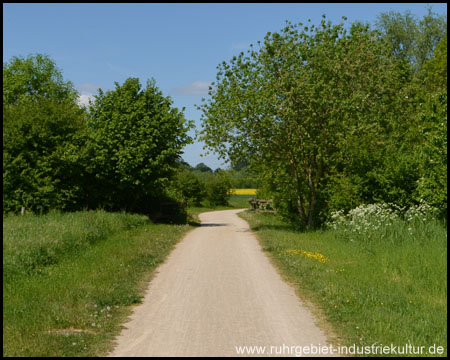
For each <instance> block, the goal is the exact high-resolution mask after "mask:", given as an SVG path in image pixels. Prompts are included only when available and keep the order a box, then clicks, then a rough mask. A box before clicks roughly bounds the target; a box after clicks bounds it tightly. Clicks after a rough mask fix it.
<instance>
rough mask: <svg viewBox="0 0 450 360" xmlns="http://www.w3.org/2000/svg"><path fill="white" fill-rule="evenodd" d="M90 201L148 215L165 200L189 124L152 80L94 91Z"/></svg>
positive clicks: (133, 81) (186, 139)
mask: <svg viewBox="0 0 450 360" xmlns="http://www.w3.org/2000/svg"><path fill="white" fill-rule="evenodd" d="M90 115H91V118H90V126H91V128H92V130H93V136H92V141H91V143H90V144H89V151H90V153H91V154H92V163H91V164H90V165H89V167H88V172H89V173H90V174H91V175H92V176H93V181H94V186H93V188H92V189H91V191H92V192H91V195H92V197H93V202H94V204H95V205H96V206H102V207H104V208H105V209H109V210H120V209H123V210H126V211H131V212H142V213H150V212H151V211H152V210H154V209H156V208H158V207H159V205H160V203H161V201H164V198H165V194H164V189H165V187H166V186H167V185H168V182H169V179H170V178H171V177H172V175H173V173H174V171H175V169H176V163H177V160H178V158H179V156H180V154H181V150H182V148H183V147H184V145H185V144H187V143H189V142H190V141H191V138H190V137H189V136H188V135H187V131H188V130H189V128H190V126H191V124H190V123H187V122H186V120H185V119H184V116H183V114H182V113H181V112H180V111H179V110H178V109H176V108H173V107H172V100H171V99H170V98H169V97H164V96H163V95H162V93H161V92H160V91H159V89H158V88H157V87H156V84H155V82H154V80H153V81H152V80H150V81H148V82H147V87H146V88H145V89H141V84H140V83H139V79H137V78H129V79H127V80H126V81H125V82H124V83H123V84H122V85H119V84H118V83H116V89H115V90H112V91H107V92H106V93H104V92H103V91H101V90H100V91H99V94H98V95H97V96H95V100H94V102H93V103H92V104H91V107H90Z"/></svg>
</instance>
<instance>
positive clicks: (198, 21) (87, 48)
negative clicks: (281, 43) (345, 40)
mask: <svg viewBox="0 0 450 360" xmlns="http://www.w3.org/2000/svg"><path fill="white" fill-rule="evenodd" d="M429 5H431V6H432V9H433V11H434V12H436V13H438V14H446V13H447V4H445V3H429ZM390 10H394V11H398V12H401V13H404V12H405V11H406V10H410V11H411V13H412V14H414V15H416V16H417V17H419V18H421V17H422V16H423V15H424V14H425V13H426V12H427V4H426V3H409V4H408V3H373V4H367V3H362V4H355V3H353V4H351V3H350V4H348V3H347V4H339V3H332V4H326V3H284V4H279V3H277V4H271V3H261V4H258V3H252V4H240V3H209V4H205V3H203V4H180V3H172V4H170V3H165V4H152V3H149V4H144V3H135V4H118V3H112V4H105V3H102V4H75V3H61V4H20V3H17V4H14V3H11V4H3V61H4V62H5V61H9V60H10V59H11V57H12V56H28V55H29V54H36V53H43V54H46V55H49V56H50V58H51V59H52V60H53V61H55V63H56V65H57V66H58V68H59V69H60V70H61V71H62V74H63V76H64V78H65V80H70V81H72V82H73V83H74V85H75V87H76V89H77V90H78V91H79V92H80V94H81V96H82V97H81V99H82V100H83V101H85V100H86V99H88V97H89V96H92V94H95V93H96V92H97V89H98V88H102V89H103V90H111V89H114V87H115V86H114V82H116V81H117V82H119V83H123V82H124V81H125V80H126V79H127V78H128V77H138V78H139V79H140V81H141V83H142V84H143V85H145V83H146V81H147V79H150V78H154V79H155V80H156V84H157V86H158V87H159V88H160V89H161V91H162V92H163V94H164V95H166V96H167V95H169V96H170V97H171V98H172V99H173V101H174V106H176V107H178V108H182V107H186V110H185V112H184V114H185V117H186V118H187V119H190V120H194V121H195V123H196V126H197V128H198V129H200V117H201V113H200V112H199V111H198V110H197V109H196V108H195V106H194V104H201V98H202V97H205V98H206V97H207V89H208V85H209V83H211V82H212V81H215V77H216V71H217V69H216V66H217V65H218V64H219V63H221V62H222V61H228V60H230V59H231V58H232V57H233V55H237V54H239V52H241V51H245V50H247V49H248V47H249V45H250V44H252V43H253V44H255V43H256V42H257V41H258V40H262V39H263V38H264V36H265V34H266V33H267V32H269V31H271V32H274V31H279V30H280V29H282V28H283V26H284V25H285V21H286V20H289V21H291V22H293V23H298V22H306V21H307V20H308V19H311V21H312V23H314V24H317V23H319V22H320V20H321V15H322V14H326V16H327V19H329V20H331V21H332V22H333V23H339V22H340V21H341V17H342V16H346V17H347V18H348V21H347V23H351V22H353V21H355V20H359V21H363V22H369V23H371V24H373V23H374V21H375V20H376V16H377V15H378V14H380V13H381V12H388V11H390ZM202 148H203V144H201V143H199V142H196V143H194V144H192V145H188V146H187V147H186V148H185V150H184V154H183V159H184V160H185V161H187V162H188V163H190V164H191V165H193V166H195V165H197V164H198V163H200V162H204V163H205V164H206V165H208V166H209V167H211V168H212V169H216V168H217V167H225V165H224V164H223V162H222V161H219V160H218V159H217V157H216V156H215V155H214V154H210V155H207V156H204V157H201V156H200V155H201V154H202V153H204V150H203V149H202Z"/></svg>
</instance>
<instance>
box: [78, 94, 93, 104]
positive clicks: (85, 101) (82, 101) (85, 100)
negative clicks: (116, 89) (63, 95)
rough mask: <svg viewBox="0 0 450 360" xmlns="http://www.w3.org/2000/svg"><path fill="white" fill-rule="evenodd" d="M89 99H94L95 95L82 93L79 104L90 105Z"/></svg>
mask: <svg viewBox="0 0 450 360" xmlns="http://www.w3.org/2000/svg"><path fill="white" fill-rule="evenodd" d="M89 100H94V95H90V94H81V95H80V96H78V105H80V106H86V107H88V106H89Z"/></svg>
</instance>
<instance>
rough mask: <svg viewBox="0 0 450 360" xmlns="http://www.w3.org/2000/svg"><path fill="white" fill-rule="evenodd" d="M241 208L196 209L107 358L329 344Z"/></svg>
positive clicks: (234, 353) (229, 353)
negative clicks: (196, 219)
mask: <svg viewBox="0 0 450 360" xmlns="http://www.w3.org/2000/svg"><path fill="white" fill-rule="evenodd" d="M239 211H242V210H225V211H214V212H208V213H203V214H200V220H201V222H202V226H201V227H199V228H197V229H195V230H193V231H191V232H190V233H189V234H188V235H187V236H186V237H185V238H184V239H183V240H182V241H181V242H180V243H178V245H177V246H176V247H175V249H174V250H173V251H172V253H171V254H170V255H169V257H168V258H167V260H166V262H165V263H164V264H162V265H161V266H160V267H159V268H158V270H157V271H158V273H157V274H156V276H155V277H154V279H153V280H152V281H151V283H150V285H149V288H148V290H147V293H146V295H145V297H144V299H143V303H142V304H140V305H138V306H137V307H136V308H135V309H134V312H133V314H132V315H131V318H130V321H129V322H128V323H126V324H125V327H126V328H125V329H124V330H122V333H121V334H120V336H118V338H117V339H116V340H117V346H116V347H115V349H114V351H113V352H112V353H111V354H110V356H121V357H126V356H237V355H238V354H237V351H236V347H237V346H257V345H258V346H266V347H267V352H269V349H270V346H277V347H278V349H280V348H281V346H283V345H285V346H297V347H299V346H309V345H311V344H314V345H316V346H318V345H319V344H320V346H324V345H327V344H328V343H327V339H326V337H325V334H324V332H323V331H322V330H320V329H319V328H318V327H317V326H316V325H315V323H314V318H313V316H312V314H311V312H310V311H309V310H308V309H307V308H306V307H305V306H304V305H303V304H302V302H301V301H300V300H299V299H298V297H297V296H296V294H295V292H294V290H293V289H292V288H291V287H290V286H288V285H287V284H286V283H285V282H284V281H283V280H282V279H281V277H280V275H279V274H278V273H277V272H276V270H275V269H274V268H273V266H272V265H271V264H270V262H269V260H268V258H267V257H266V255H265V254H264V253H263V252H262V250H261V246H260V245H259V243H258V241H257V239H256V238H255V236H254V235H253V234H252V233H251V232H250V229H249V225H248V224H247V222H246V221H244V220H242V219H241V218H239V217H238V216H237V215H236V214H237V213H238V212H239ZM278 351H279V350H278ZM255 355H256V354H255ZM266 355H270V354H267V353H266ZM272 355H276V354H272ZM284 355H289V353H286V352H285V353H284ZM290 355H291V356H292V355H294V356H295V353H294V354H290ZM241 356H248V354H243V355H241Z"/></svg>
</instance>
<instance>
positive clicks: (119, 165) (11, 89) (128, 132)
mask: <svg viewBox="0 0 450 360" xmlns="http://www.w3.org/2000/svg"><path fill="white" fill-rule="evenodd" d="M77 98H78V94H77V92H76V91H75V89H74V86H73V84H72V83H71V82H70V81H64V80H63V78H62V75H61V72H60V70H59V69H57V67H56V65H55V63H54V62H53V61H52V60H51V59H50V58H49V57H48V56H45V55H41V54H37V55H35V56H29V57H27V58H22V57H13V58H12V59H11V60H10V61H9V62H6V63H4V64H3V213H9V212H13V213H17V212H19V211H20V210H21V208H22V207H25V208H26V209H27V210H28V211H32V212H34V213H45V212H47V211H48V210H50V209H60V210H63V211H76V210H82V209H98V208H102V209H104V210H107V211H127V212H133V213H143V214H149V215H151V214H158V213H160V212H161V210H162V208H161V206H162V204H164V203H170V202H171V201H173V200H177V199H173V198H172V197H171V194H170V191H169V190H168V185H169V184H170V182H171V181H172V179H173V178H174V176H175V173H176V171H177V169H178V163H179V159H180V155H181V154H182V149H183V147H184V146H185V145H186V144H188V143H190V142H191V141H192V139H191V138H190V137H189V136H188V134H187V133H188V131H189V129H190V128H191V127H192V124H191V122H189V121H187V120H186V119H185V118H184V116H183V114H182V112H181V111H180V110H178V109H177V108H175V107H173V106H172V101H171V99H170V98H169V97H165V96H163V94H162V93H161V91H160V90H159V89H158V87H157V86H156V84H155V82H154V81H153V80H149V81H148V82H147V84H146V86H145V87H142V85H141V84H140V82H139V79H137V78H129V79H127V80H126V81H125V82H124V83H123V84H121V85H120V84H118V83H115V89H114V90H111V91H106V92H103V91H102V90H101V89H99V91H98V95H96V96H95V99H94V100H93V101H92V103H91V105H90V106H89V107H88V108H86V107H82V106H80V105H79V104H78V103H77Z"/></svg>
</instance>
